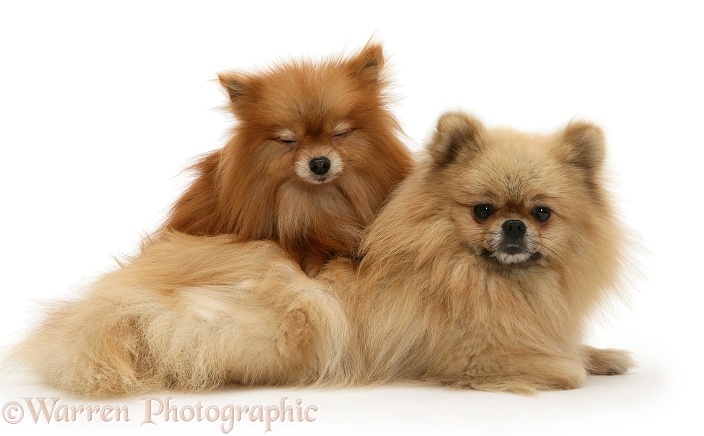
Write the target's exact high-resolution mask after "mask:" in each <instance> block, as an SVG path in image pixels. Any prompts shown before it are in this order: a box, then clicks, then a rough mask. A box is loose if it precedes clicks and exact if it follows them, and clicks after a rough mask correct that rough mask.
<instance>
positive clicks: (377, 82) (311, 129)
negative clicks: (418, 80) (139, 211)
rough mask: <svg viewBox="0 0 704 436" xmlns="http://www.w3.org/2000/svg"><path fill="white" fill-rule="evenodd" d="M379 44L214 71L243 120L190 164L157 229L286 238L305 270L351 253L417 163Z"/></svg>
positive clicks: (283, 241)
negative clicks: (317, 58)
mask: <svg viewBox="0 0 704 436" xmlns="http://www.w3.org/2000/svg"><path fill="white" fill-rule="evenodd" d="M383 64H384V57H383V53H382V48H381V46H380V45H377V44H370V45H367V46H366V47H365V48H364V49H362V50H361V51H360V52H359V53H357V54H356V55H355V56H353V57H351V58H349V59H332V60H327V61H324V62H320V63H313V62H310V61H299V62H291V63H285V64H280V65H278V66H276V67H275V68H272V69H270V70H268V71H264V72H261V73H257V74H244V73H234V72H231V73H223V74H221V75H220V76H219V79H220V83H221V84H222V85H223V87H224V88H225V90H226V91H227V93H228V94H229V97H230V108H231V110H232V113H233V114H234V115H235V118H236V119H237V120H238V121H239V122H238V124H237V125H236V127H235V128H234V132H233V135H232V139H230V141H229V142H228V143H227V144H226V145H225V146H224V147H223V148H222V149H220V150H216V151H214V152H211V153H210V154H208V155H206V156H205V157H203V158H202V160H200V161H199V162H198V163H197V164H196V165H195V166H194V167H193V169H194V170H195V172H196V174H197V178H196V180H195V181H194V183H193V184H192V185H191V186H190V187H189V188H188V190H187V191H186V192H185V193H184V194H183V195H182V197H181V198H180V199H179V200H178V201H177V202H176V204H175V205H174V207H173V209H172V211H171V215H170V217H169V218H168V220H167V222H166V223H165V224H164V230H175V231H179V232H183V233H188V234H192V235H217V234H222V233H231V234H234V235H235V240H236V241H249V240H259V239H268V240H273V241H276V242H278V243H279V244H281V245H282V246H283V247H284V249H285V250H286V251H287V252H289V253H290V254H291V255H292V256H293V257H294V258H295V259H296V260H297V261H299V262H300V263H301V266H302V267H303V269H304V270H305V271H306V272H307V273H309V274H310V273H314V272H315V271H317V270H318V269H319V267H320V266H321V265H322V264H323V263H324V262H325V261H326V260H328V259H330V258H331V257H332V256H334V255H353V254H354V251H355V249H356V247H357V244H358V243H359V240H360V236H361V232H362V230H363V229H364V227H365V226H366V225H367V224H368V223H369V222H370V221H371V219H372V218H373V217H374V216H375V214H376V212H377V210H378V209H379V207H380V205H381V204H382V202H383V201H384V199H385V198H386V197H387V195H388V194H389V193H390V191H391V190H392V189H393V188H394V187H395V186H396V184H397V183H398V182H399V181H401V179H402V178H403V177H404V176H405V175H406V173H407V172H408V171H409V169H410V167H411V165H412V158H411V156H410V154H409V151H408V150H407V148H406V147H405V146H404V145H403V143H402V142H401V141H400V140H399V139H398V137H397V134H398V133H399V126H398V123H397V121H396V119H395V118H394V117H393V115H392V114H391V113H390V112H389V110H388V109H387V107H386V105H387V100H388V99H387V96H386V95H385V93H384V90H385V88H386V86H387V80H386V79H385V77H384V75H383V72H382V67H383Z"/></svg>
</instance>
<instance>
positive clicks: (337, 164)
mask: <svg viewBox="0 0 704 436" xmlns="http://www.w3.org/2000/svg"><path fill="white" fill-rule="evenodd" d="M323 156H324V157H327V158H328V159H329V160H330V169H329V170H328V172H327V173H325V174H323V175H318V174H313V172H312V171H311V170H310V160H311V159H315V158H316V157H323ZM342 167H343V164H342V158H341V157H340V155H339V154H338V153H337V152H336V151H334V150H329V151H328V152H326V153H321V154H307V153H306V154H304V155H302V156H300V157H299V158H298V160H297V161H296V174H297V175H298V177H300V178H301V179H303V180H304V181H306V182H308V183H312V184H314V185H322V184H323V183H328V182H332V181H333V180H335V179H336V178H337V176H339V175H340V173H342Z"/></svg>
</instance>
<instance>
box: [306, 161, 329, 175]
mask: <svg viewBox="0 0 704 436" xmlns="http://www.w3.org/2000/svg"><path fill="white" fill-rule="evenodd" d="M308 167H309V168H310V170H311V172H312V173H313V174H316V175H318V176H322V175H323V174H325V173H327V172H328V171H330V159H328V158H327V157H325V156H321V157H316V158H313V159H311V160H310V162H308Z"/></svg>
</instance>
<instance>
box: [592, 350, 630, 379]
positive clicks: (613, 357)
mask: <svg viewBox="0 0 704 436" xmlns="http://www.w3.org/2000/svg"><path fill="white" fill-rule="evenodd" d="M584 348H585V351H586V355H587V363H586V370H587V372H588V373H589V374H591V375H616V374H623V373H625V372H626V371H628V370H629V369H631V368H633V367H635V366H636V365H635V362H634V360H633V356H632V355H631V353H629V352H628V351H626V350H617V349H614V348H594V347H588V346H585V347H584Z"/></svg>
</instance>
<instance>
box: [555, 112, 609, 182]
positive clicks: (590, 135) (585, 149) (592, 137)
mask: <svg viewBox="0 0 704 436" xmlns="http://www.w3.org/2000/svg"><path fill="white" fill-rule="evenodd" d="M558 154H559V156H560V158H561V159H562V160H563V162H566V163H568V164H570V165H574V166H576V167H578V168H580V169H583V170H586V171H588V172H594V171H596V170H598V169H599V168H601V166H602V165H603V163H604V160H605V158H606V139H605V138H604V132H603V131H602V130H601V128H599V127H598V126H596V125H594V124H591V123H587V122H584V121H576V122H571V123H570V124H568V125H567V127H566V128H565V130H564V132H563V133H562V141H561V143H560V145H559V146H558Z"/></svg>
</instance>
